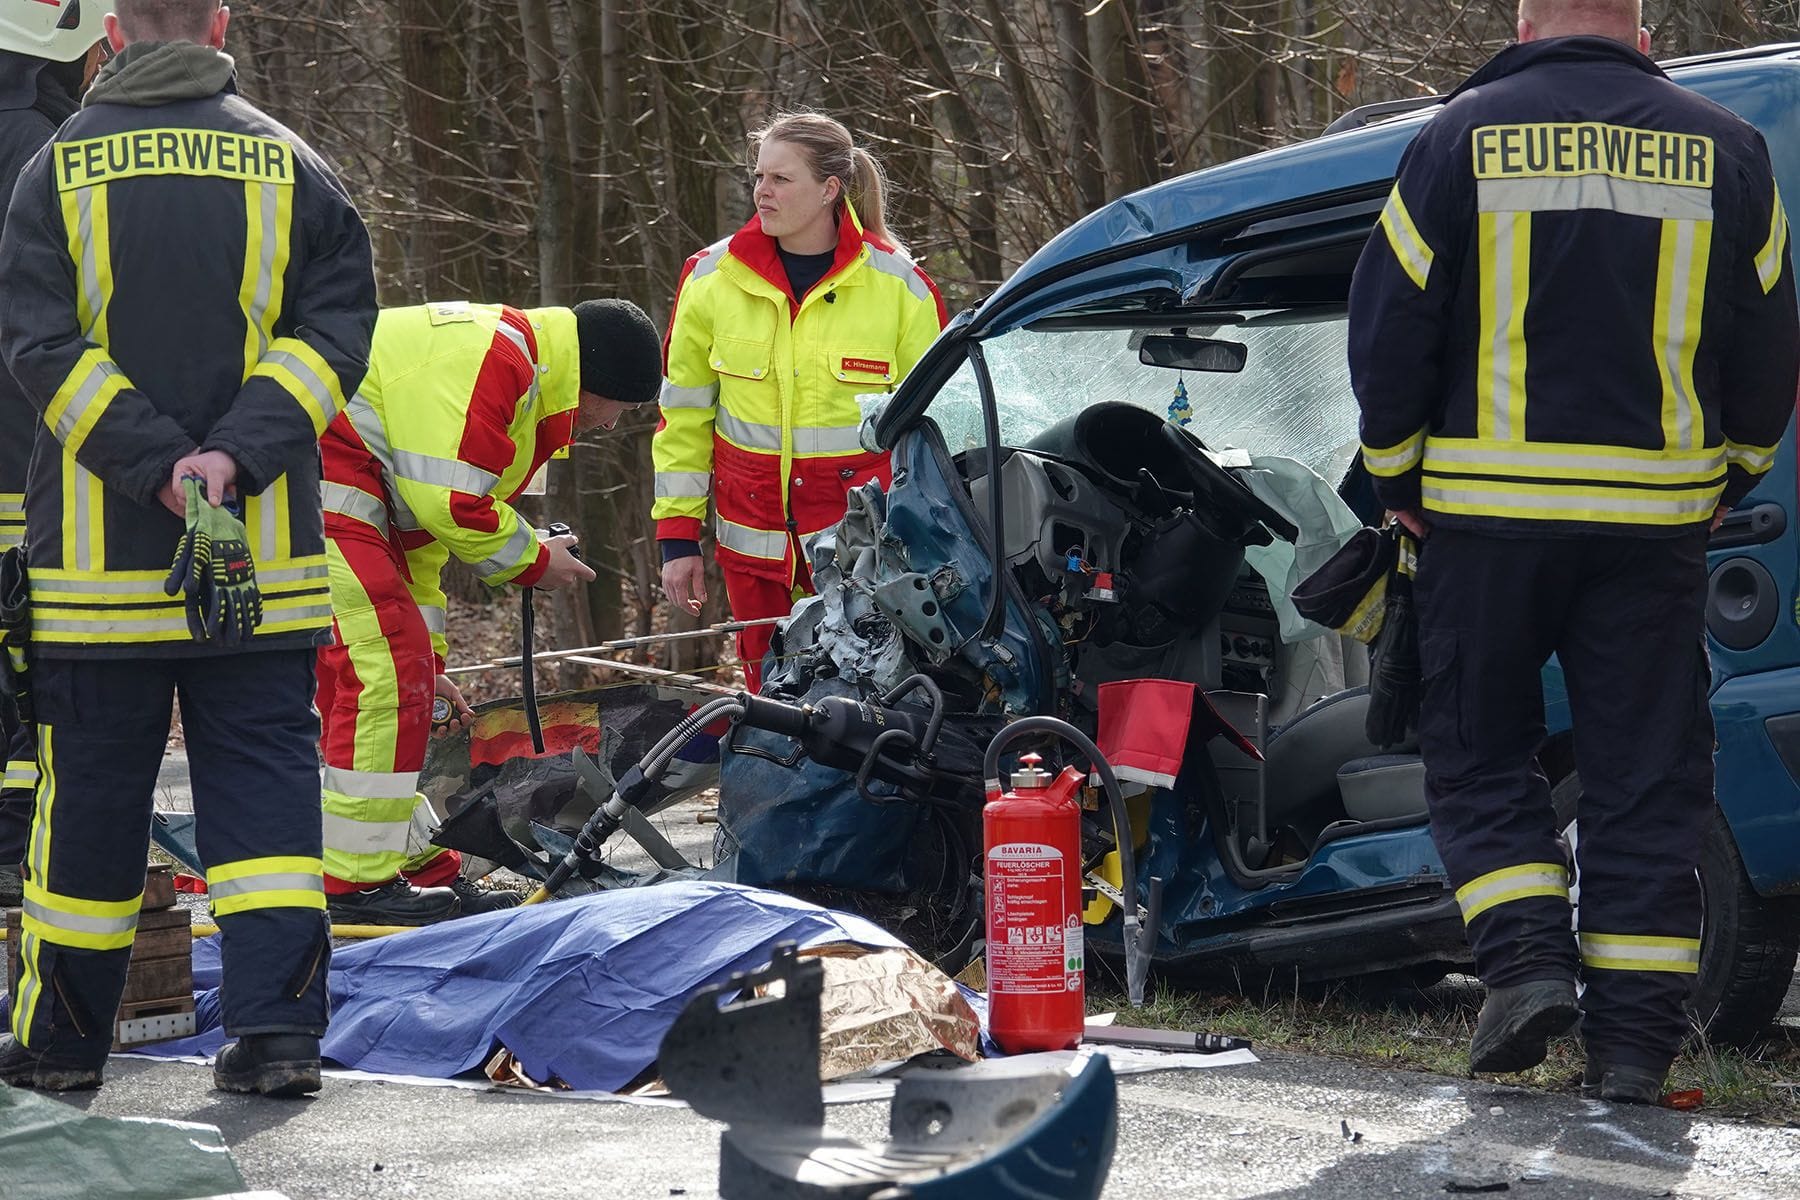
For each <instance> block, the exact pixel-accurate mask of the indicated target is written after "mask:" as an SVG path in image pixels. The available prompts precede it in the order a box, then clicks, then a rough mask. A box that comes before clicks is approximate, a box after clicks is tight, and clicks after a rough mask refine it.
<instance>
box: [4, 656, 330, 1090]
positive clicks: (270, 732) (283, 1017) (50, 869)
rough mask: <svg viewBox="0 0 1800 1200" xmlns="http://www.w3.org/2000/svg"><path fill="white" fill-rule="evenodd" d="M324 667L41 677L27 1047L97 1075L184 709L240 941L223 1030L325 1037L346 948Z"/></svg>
mask: <svg viewBox="0 0 1800 1200" xmlns="http://www.w3.org/2000/svg"><path fill="white" fill-rule="evenodd" d="M313 659H314V651H312V650H310V649H298V650H266V651H258V652H251V653H241V654H225V655H218V656H213V657H187V658H164V659H158V658H139V659H123V660H121V659H112V660H95V659H80V660H72V659H39V660H38V662H37V663H36V664H35V665H34V668H33V672H32V682H33V685H34V691H33V696H34V698H35V700H36V705H37V717H38V766H39V774H40V780H39V783H38V790H37V811H36V814H35V815H34V817H33V818H32V823H31V834H30V840H29V843H28V845H27V848H26V857H25V873H26V882H25V918H24V929H23V936H22V937H21V939H20V952H21V955H22V961H21V974H20V979H19V988H18V991H17V993H16V994H15V995H14V997H13V1009H12V1031H13V1034H14V1036H16V1037H17V1038H19V1040H20V1041H22V1042H23V1043H24V1044H25V1045H26V1046H27V1047H30V1048H31V1049H34V1050H38V1051H40V1052H41V1053H43V1054H45V1055H46V1056H48V1057H51V1058H54V1059H56V1060H58V1061H60V1062H64V1063H72V1064H76V1065H81V1066H98V1065H99V1064H100V1063H102V1062H103V1061H104V1060H105V1057H106V1054H107V1051H108V1050H109V1049H110V1047H111V1044H112V1022H113V1017H114V1014H115V1012H116V1010H117V1009H118V1006H119V999H120V996H121V993H122V991H123V989H124V985H125V969H126V965H127V962H128V960H129V957H130V953H131V949H130V948H131V942H132V937H133V933H134V931H135V929H136V926H137V912H138V907H139V904H140V902H141V899H142V894H143V890H144V859H145V855H146V853H147V851H148V849H149V840H150V832H149V831H150V813H151V807H152V798H153V793H154V790H155V787H156V775H157V767H158V765H159V764H160V763H161V761H162V756H163V747H164V745H165V744H166V742H167V740H168V735H169V719H170V715H171V705H170V699H171V697H172V696H174V695H175V694H176V693H177V692H179V694H180V697H181V724H182V730H183V732H184V734H185V736H186V740H187V757H188V768H189V771H190V774H191V776H192V780H193V789H194V813H195V817H196V820H197V833H198V840H199V851H200V857H201V859H202V861H203V862H204V863H205V864H206V868H207V872H206V874H207V891H208V893H209V900H210V903H211V905H212V911H213V916H214V917H215V918H216V919H217V921H218V924H219V930H220V933H219V936H220V937H222V938H223V939H224V941H223V944H222V945H221V947H220V950H221V954H222V958H223V966H224V985H223V991H222V993H221V1006H222V1008H223V1013H224V1021H225V1030H226V1032H227V1033H228V1034H231V1035H233V1036H237V1035H240V1034H247V1033H310V1034H315V1035H317V1034H321V1033H323V1032H324V1030H325V1015H326V996H325V983H326V972H327V969H328V966H329V963H330V957H331V939H330V930H329V927H328V925H327V922H326V917H325V892H324V883H323V871H324V868H323V864H322V862H321V861H320V856H321V843H322V840H323V838H322V830H321V820H322V819H321V817H320V809H319V758H318V745H319V718H318V715H317V714H316V713H315V712H314V711H313V707H312V697H313Z"/></svg>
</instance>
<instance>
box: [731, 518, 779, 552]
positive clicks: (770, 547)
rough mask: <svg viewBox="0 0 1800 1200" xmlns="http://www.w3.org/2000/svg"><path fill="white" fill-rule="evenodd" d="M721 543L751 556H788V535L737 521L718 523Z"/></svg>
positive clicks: (732, 549)
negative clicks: (753, 527) (755, 527)
mask: <svg viewBox="0 0 1800 1200" xmlns="http://www.w3.org/2000/svg"><path fill="white" fill-rule="evenodd" d="M717 526H718V539H719V545H721V546H723V547H725V548H726V549H727V550H731V551H734V552H735V553H738V554H743V555H747V556H749V557H751V558H767V559H775V560H781V559H784V558H786V557H787V546H788V535H787V534H786V533H784V532H780V531H778V530H772V529H752V528H750V527H749V526H748V525H739V524H737V523H736V522H735V521H727V520H724V519H720V520H719V521H718V523H717Z"/></svg>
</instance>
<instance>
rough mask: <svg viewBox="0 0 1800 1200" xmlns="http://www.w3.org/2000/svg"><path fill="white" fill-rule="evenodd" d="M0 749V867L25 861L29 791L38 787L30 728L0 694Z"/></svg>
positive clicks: (29, 802) (16, 710)
mask: <svg viewBox="0 0 1800 1200" xmlns="http://www.w3.org/2000/svg"><path fill="white" fill-rule="evenodd" d="M0 750H4V751H5V753H6V775H5V778H4V779H3V780H0V867H11V866H17V865H18V864H19V863H22V862H24V861H25V832H26V830H28V829H30V828H31V800H32V793H34V792H35V791H36V790H37V757H36V752H35V751H34V750H33V748H32V736H31V730H30V729H29V728H28V727H26V726H24V725H23V724H21V723H20V721H19V712H18V709H16V708H14V707H13V704H12V701H11V700H9V699H7V698H6V697H5V696H3V695H0Z"/></svg>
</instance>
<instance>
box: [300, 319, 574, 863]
mask: <svg viewBox="0 0 1800 1200" xmlns="http://www.w3.org/2000/svg"><path fill="white" fill-rule="evenodd" d="M580 375H581V371H580V352H579V344H578V342H577V340H576V333H575V315H574V313H572V312H571V311H570V310H568V309H565V308H546V309H529V310H520V309H516V308H507V307H504V306H502V305H496V304H464V303H451V304H426V305H420V306H417V307H413V308H399V309H388V310H386V311H384V312H382V314H381V316H380V319H379V320H378V321H377V322H376V326H375V343H374V349H373V351H372V352H371V354H370V364H369V373H368V375H367V376H366V377H365V378H364V380H363V384H362V387H361V389H360V390H359V391H358V392H357V393H356V395H355V396H354V397H353V398H352V399H351V400H350V402H349V403H348V405H347V406H346V408H345V411H344V412H343V413H342V414H341V415H340V416H339V417H338V418H337V419H336V420H335V421H333V422H332V425H331V427H330V428H329V429H328V430H327V431H326V434H325V437H324V439H323V441H322V443H321V445H322V449H323V453H324V461H325V473H324V479H325V482H324V499H325V533H326V537H327V540H328V542H329V561H330V569H331V603H332V609H333V613H334V621H333V628H332V633H333V640H332V644H331V645H329V646H327V647H325V648H324V649H323V650H321V651H320V654H319V713H320V715H321V716H322V718H323V719H324V739H323V753H324V759H325V778H324V783H325V787H324V799H325V886H326V890H327V891H328V892H332V893H343V892H348V891H353V890H356V889H359V888H366V887H369V886H371V885H373V884H379V883H383V882H386V881H387V880H389V879H392V878H394V876H395V875H397V874H405V875H407V876H408V877H409V878H411V879H412V880H413V881H414V882H415V883H418V884H421V885H424V886H438V885H442V884H447V883H449V882H450V881H451V879H452V878H453V877H454V876H455V874H456V871H457V868H458V866H459V860H458V859H457V857H456V856H455V855H454V854H449V853H446V852H443V851H441V850H439V849H437V848H436V847H432V846H429V845H427V844H426V843H425V842H424V839H423V838H422V837H418V836H414V830H415V828H419V829H420V830H421V831H422V829H423V828H424V827H428V824H429V821H430V819H431V814H430V810H429V809H428V808H426V807H425V803H424V797H423V796H421V795H419V792H418V781H419V770H420V768H421V767H422V766H423V765H424V762H425V749H426V745H427V741H428V739H429V737H430V728H431V702H432V696H433V691H434V683H435V679H436V676H437V673H438V672H439V671H441V670H442V669H443V665H444V653H445V641H444V593H443V590H442V588H441V587H440V586H439V578H438V577H439V574H440V572H441V571H442V569H443V566H444V564H445V562H447V561H448V559H449V556H450V555H451V554H455V555H456V556H457V557H458V558H459V559H461V560H462V561H464V562H466V563H469V564H470V565H472V566H473V567H474V568H475V571H476V573H477V574H479V575H480V576H481V578H482V579H483V580H484V581H486V582H487V583H490V584H501V583H513V584H517V585H519V586H521V587H529V586H530V585H531V584H532V583H533V582H535V581H536V580H537V579H538V577H539V576H541V575H542V574H543V572H544V568H545V566H546V565H547V563H548V552H547V551H546V550H545V549H544V548H543V547H542V546H541V545H540V543H539V541H538V537H537V531H536V529H535V528H534V527H533V526H532V524H531V522H530V521H527V520H526V519H525V518H524V517H522V516H520V515H519V513H517V512H516V511H515V510H514V509H513V508H512V507H511V505H510V502H511V501H513V500H514V499H516V498H517V496H518V495H519V493H520V491H521V490H522V489H523V488H524V486H525V484H526V482H527V481H528V480H530V478H531V477H532V476H533V475H534V474H535V473H536V472H537V470H538V468H539V467H541V466H543V465H544V463H545V462H546V461H547V460H548V459H549V458H550V457H551V455H552V454H554V453H555V452H556V451H558V450H560V449H562V448H563V447H565V446H567V445H569V443H570V442H571V441H572V440H573V438H574V433H575V411H576V408H577V407H578V405H579V400H580ZM409 845H410V847H411V848H410V849H409Z"/></svg>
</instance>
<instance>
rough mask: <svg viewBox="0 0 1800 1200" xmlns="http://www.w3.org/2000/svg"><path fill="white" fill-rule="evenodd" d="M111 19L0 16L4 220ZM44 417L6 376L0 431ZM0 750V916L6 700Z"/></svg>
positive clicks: (17, 459)
mask: <svg viewBox="0 0 1800 1200" xmlns="http://www.w3.org/2000/svg"><path fill="white" fill-rule="evenodd" d="M105 15H106V10H105V9H104V8H102V7H101V6H100V5H99V4H97V3H94V2H93V0H89V3H88V5H87V7H86V8H85V9H83V8H82V6H81V0H48V3H37V4H27V5H14V6H12V8H11V10H10V11H6V12H0V211H4V209H3V205H4V200H3V198H4V197H7V196H11V195H12V189H13V184H14V183H16V182H17V181H18V178H19V172H21V171H23V170H24V169H25V164H26V163H27V162H29V161H30V160H31V156H32V155H34V154H36V153H37V152H38V151H39V150H40V149H42V148H43V145H44V143H45V142H47V141H49V140H50V138H51V137H52V136H53V135H54V134H55V133H56V127H57V126H58V125H60V124H62V123H63V122H64V121H65V120H67V119H68V118H69V117H71V116H74V115H75V110H76V109H77V108H79V107H80V101H79V100H78V99H77V97H79V96H80V95H81V91H82V88H83V87H84V86H85V84H86V83H87V81H88V80H89V79H91V78H92V77H93V73H94V71H95V70H97V69H98V68H99V65H100V63H99V60H100V49H99V48H100V45H101V42H100V21H101V18H102V17H103V16H105ZM36 424H37V413H36V411H35V410H33V408H32V407H31V401H29V400H27V399H26V398H25V395H24V393H23V392H21V391H20V390H19V386H18V384H16V383H14V382H13V378H12V376H11V375H10V374H8V373H7V372H6V371H4V370H0V426H4V427H5V428H8V429H12V430H27V429H30V428H32V427H33V426H35V425H36ZM30 462H31V439H30V438H29V437H25V436H23V435H22V434H20V435H15V436H12V437H4V438H0V551H4V550H8V549H10V548H12V547H13V546H17V545H18V544H19V543H20V542H22V541H23V540H24V538H25V471H26V468H27V466H28V465H29V464H30ZM0 747H4V749H5V752H6V767H5V777H4V779H0V908H16V907H17V906H18V904H19V903H20V900H21V898H22V897H21V894H20V886H19V864H20V863H22V862H23V861H24V860H25V831H26V829H27V828H28V827H29V826H30V824H31V795H32V792H33V790H34V789H35V788H36V786H37V756H36V754H35V752H34V751H33V750H32V742H31V735H30V731H29V730H27V729H25V728H24V727H22V726H21V724H20V722H19V718H18V710H17V709H16V707H15V706H14V705H13V704H12V703H11V702H10V701H9V700H7V699H6V698H5V697H0Z"/></svg>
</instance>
